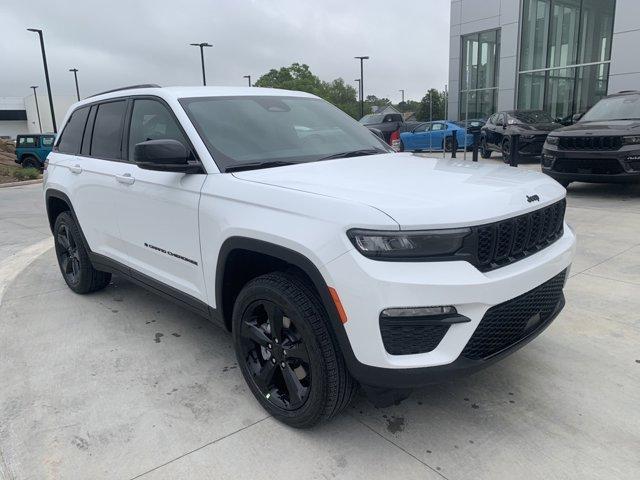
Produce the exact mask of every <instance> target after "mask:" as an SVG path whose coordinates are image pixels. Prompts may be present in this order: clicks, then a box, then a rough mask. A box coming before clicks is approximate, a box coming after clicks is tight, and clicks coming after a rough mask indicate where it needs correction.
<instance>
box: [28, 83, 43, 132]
mask: <svg viewBox="0 0 640 480" xmlns="http://www.w3.org/2000/svg"><path fill="white" fill-rule="evenodd" d="M31 88H33V98H34V99H35V101H36V114H37V115H38V128H39V129H40V133H42V122H41V121H40V107H39V106H38V95H37V94H36V88H38V87H31Z"/></svg>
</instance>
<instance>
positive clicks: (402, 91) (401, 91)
mask: <svg viewBox="0 0 640 480" xmlns="http://www.w3.org/2000/svg"><path fill="white" fill-rule="evenodd" d="M398 91H399V92H400V93H402V103H404V90H398Z"/></svg>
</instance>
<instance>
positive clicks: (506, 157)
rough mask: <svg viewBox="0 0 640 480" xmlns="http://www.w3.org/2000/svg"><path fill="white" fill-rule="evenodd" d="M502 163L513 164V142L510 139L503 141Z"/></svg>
mask: <svg viewBox="0 0 640 480" xmlns="http://www.w3.org/2000/svg"><path fill="white" fill-rule="evenodd" d="M502 161H503V162H504V163H511V140H509V139H508V138H505V139H504V140H503V141H502Z"/></svg>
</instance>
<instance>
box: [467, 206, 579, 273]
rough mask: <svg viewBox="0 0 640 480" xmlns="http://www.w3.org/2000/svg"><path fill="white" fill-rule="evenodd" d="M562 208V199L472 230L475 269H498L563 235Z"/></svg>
mask: <svg viewBox="0 0 640 480" xmlns="http://www.w3.org/2000/svg"><path fill="white" fill-rule="evenodd" d="M565 208H566V201H565V200H564V199H563V200H561V201H559V202H556V203H554V204H552V205H549V206H548V207H545V208H541V209H539V210H535V211H533V212H531V213H527V214H526V215H521V216H519V217H513V218H509V219H507V220H502V221H500V222H496V223H492V224H489V225H483V226H480V227H475V229H476V235H477V239H478V246H477V253H476V261H477V265H476V266H477V267H478V269H479V270H481V271H483V272H485V271H488V270H493V269H495V268H499V267H502V266H504V265H507V264H509V263H513V262H515V261H517V260H520V259H522V258H524V257H526V256H528V255H531V254H533V253H535V252H537V251H539V250H541V249H543V248H545V247H546V246H548V245H550V244H551V243H553V242H554V241H556V240H557V239H558V238H560V237H561V236H562V233H563V223H564V212H565Z"/></svg>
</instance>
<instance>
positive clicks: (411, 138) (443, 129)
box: [400, 120, 473, 152]
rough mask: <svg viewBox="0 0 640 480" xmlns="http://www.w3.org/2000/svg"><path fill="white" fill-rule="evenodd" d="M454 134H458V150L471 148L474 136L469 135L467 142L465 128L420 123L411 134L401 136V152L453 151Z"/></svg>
mask: <svg viewBox="0 0 640 480" xmlns="http://www.w3.org/2000/svg"><path fill="white" fill-rule="evenodd" d="M453 132H455V134H456V140H457V143H458V148H471V147H472V146H473V135H472V134H470V133H467V138H466V141H465V136H464V126H461V125H459V124H457V123H454V122H447V121H444V120H438V121H435V122H425V123H419V124H418V125H416V126H415V127H414V128H413V129H412V130H411V131H409V132H402V133H401V134H400V151H401V152H415V151H420V150H427V151H434V150H435V151H442V149H443V148H444V150H445V151H446V152H450V151H451V147H452V143H453V138H452V136H453Z"/></svg>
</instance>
